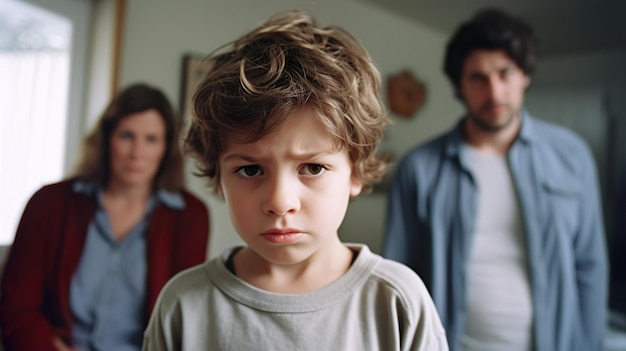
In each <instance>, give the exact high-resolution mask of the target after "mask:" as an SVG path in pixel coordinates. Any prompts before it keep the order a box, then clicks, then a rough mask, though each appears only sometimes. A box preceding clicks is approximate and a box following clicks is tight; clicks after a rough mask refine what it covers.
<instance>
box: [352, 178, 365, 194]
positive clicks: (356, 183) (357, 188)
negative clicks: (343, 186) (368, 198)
mask: <svg viewBox="0 0 626 351" xmlns="http://www.w3.org/2000/svg"><path fill="white" fill-rule="evenodd" d="M350 182H351V185H350V196H352V197H355V196H358V195H359V194H360V193H361V190H363V182H362V181H360V180H358V179H356V178H354V177H352V180H351V181H350Z"/></svg>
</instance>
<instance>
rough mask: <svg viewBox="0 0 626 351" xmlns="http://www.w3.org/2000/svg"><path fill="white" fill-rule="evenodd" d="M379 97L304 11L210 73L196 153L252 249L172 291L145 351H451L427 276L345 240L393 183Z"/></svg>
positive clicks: (193, 140) (188, 277) (194, 130)
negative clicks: (344, 230)
mask: <svg viewBox="0 0 626 351" xmlns="http://www.w3.org/2000/svg"><path fill="white" fill-rule="evenodd" d="M379 87H380V73H379V72H378V70H377V69H376V68H375V66H374V65H373V63H372V61H371V58H370V56H369V54H368V53H367V52H366V51H365V49H364V48H363V47H362V46H361V45H360V44H359V43H358V42H357V41H356V40H355V39H354V38H353V37H352V36H350V35H349V34H348V33H346V32H345V31H343V30H342V29H340V28H336V27H328V28H324V29H321V28H317V27H316V26H315V23H314V21H313V19H312V18H311V17H310V16H309V15H307V14H306V13H303V12H299V11H295V12H291V13H288V14H285V15H283V16H276V17H273V18H271V19H270V20H269V21H268V22H266V23H265V24H262V25H261V26H259V27H258V28H256V29H255V30H253V31H252V32H250V33H248V34H246V35H244V36H243V37H241V38H240V39H239V40H237V41H236V42H234V45H233V48H232V50H230V51H228V52H226V53H223V54H221V55H218V56H217V57H215V58H214V59H213V67H212V69H211V70H210V72H209V73H208V74H207V77H206V78H205V79H204V81H203V82H202V83H201V84H200V86H199V88H198V90H197V91H196V94H195V96H194V104H195V111H196V115H197V117H196V118H195V119H194V120H193V122H192V125H191V129H190V131H189V135H188V140H187V146H188V148H189V149H190V150H191V152H192V153H193V154H194V156H195V157H196V158H197V160H198V162H199V168H200V170H201V172H202V175H203V176H206V177H207V178H208V179H209V181H210V183H211V185H212V187H213V188H214V189H215V190H216V192H217V193H218V194H219V196H220V197H222V198H223V199H224V200H225V201H226V204H227V206H228V208H229V212H230V217H231V220H232V221H233V223H234V226H235V229H236V230H237V232H238V234H239V235H240V236H241V238H242V239H243V240H244V241H245V243H246V246H244V247H238V248H234V249H231V250H228V251H227V252H225V253H224V254H223V255H222V256H221V257H219V258H216V259H213V260H211V261H210V262H208V263H206V264H203V265H201V266H198V267H195V268H193V269H190V270H187V271H186V272H184V273H183V274H180V275H178V276H177V277H176V278H174V279H172V280H171V281H170V282H169V284H168V286H167V287H166V288H164V290H163V291H162V294H161V296H160V297H159V301H158V303H157V306H156V307H155V309H156V310H155V311H154V313H153V314H152V317H151V320H150V323H149V326H148V328H147V330H146V333H145V339H144V346H143V349H144V350H146V351H147V350H150V351H157V350H177V351H179V350H180V351H183V350H216V349H218V350H226V349H228V350H386V351H387V350H447V344H446V339H445V333H444V330H443V328H442V327H441V322H440V320H439V317H438V315H437V312H436V310H435V308H434V304H433V302H432V300H431V298H430V297H429V295H428V292H427V290H426V289H425V287H424V285H423V283H422V281H421V280H420V279H419V278H418V276H417V275H416V274H415V273H413V272H412V271H411V270H410V269H408V268H407V267H405V266H403V265H400V264H398V263H395V262H392V261H388V260H385V259H383V258H382V257H380V256H378V255H376V254H374V253H372V252H370V251H369V249H368V248H367V247H366V246H365V245H344V244H342V243H341V241H340V240H339V236H338V234H337V230H338V228H339V226H340V224H341V222H342V220H343V218H344V215H345V213H346V210H347V206H348V202H349V201H350V199H351V198H353V197H355V196H357V195H358V194H359V193H361V192H362V191H364V190H369V189H370V188H371V185H372V183H373V182H375V181H377V180H379V179H380V177H381V176H382V173H383V171H384V166H385V165H384V163H383V162H382V161H381V160H380V159H378V158H377V157H376V156H375V155H374V151H375V149H376V146H377V145H378V143H379V141H380V139H381V137H382V135H383V130H384V126H385V125H386V123H387V122H388V120H387V119H386V117H385V116H384V111H383V107H382V104H381V102H380V98H379Z"/></svg>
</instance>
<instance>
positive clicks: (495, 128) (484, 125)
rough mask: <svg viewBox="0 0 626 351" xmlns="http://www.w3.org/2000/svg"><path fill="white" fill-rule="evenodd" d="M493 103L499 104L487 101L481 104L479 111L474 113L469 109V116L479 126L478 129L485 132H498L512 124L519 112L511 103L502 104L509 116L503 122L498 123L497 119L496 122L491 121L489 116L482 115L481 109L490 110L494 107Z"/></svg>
mask: <svg viewBox="0 0 626 351" xmlns="http://www.w3.org/2000/svg"><path fill="white" fill-rule="evenodd" d="M493 105H497V104H494V103H487V104H485V105H483V106H481V108H480V109H479V112H478V113H473V112H471V111H469V113H468V117H469V119H470V120H471V121H472V123H474V125H475V126H476V127H478V129H480V130H482V131H484V132H489V133H496V132H499V131H501V130H503V129H506V128H507V127H508V126H510V125H511V124H512V123H513V120H514V119H515V116H516V115H517V114H518V111H514V109H513V108H512V107H511V106H510V105H508V104H500V105H501V106H502V107H504V109H505V113H506V114H507V117H506V119H505V120H504V122H502V123H497V121H496V123H491V122H489V121H488V119H487V118H483V117H482V114H481V113H480V111H483V110H488V109H490V108H492V107H493Z"/></svg>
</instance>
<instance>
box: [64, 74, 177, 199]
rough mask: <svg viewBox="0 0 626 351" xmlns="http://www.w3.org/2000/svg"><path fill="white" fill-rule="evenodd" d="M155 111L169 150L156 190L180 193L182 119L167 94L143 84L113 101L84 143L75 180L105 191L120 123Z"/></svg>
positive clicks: (120, 93) (157, 179)
mask: <svg viewBox="0 0 626 351" xmlns="http://www.w3.org/2000/svg"><path fill="white" fill-rule="evenodd" d="M150 109H154V110H156V111H157V112H158V113H159V115H161V117H162V118H163V121H164V122H165V136H166V139H165V140H166V149H165V154H164V156H163V159H162V160H161V165H160V166H159V170H158V172H157V174H156V176H155V179H154V181H153V187H154V188H158V189H166V190H172V191H175V190H180V189H182V188H183V186H184V177H183V156H182V150H181V147H180V141H179V119H178V118H177V117H176V114H175V113H174V110H173V108H172V105H171V104H170V102H169V100H168V99H167V97H166V96H165V94H164V93H163V92H162V91H161V90H159V89H157V88H155V87H152V86H149V85H147V84H144V83H138V84H133V85H130V86H128V87H126V88H125V89H123V90H122V91H121V92H119V93H118V94H117V95H116V96H114V97H113V99H112V100H111V102H110V103H109V105H108V106H107V108H106V109H105V110H104V113H103V114H102V116H101V117H100V119H99V120H98V122H97V124H96V126H95V128H94V129H93V130H92V131H91V132H90V133H89V134H88V135H87V136H86V137H85V139H84V141H83V150H82V155H81V157H80V159H79V161H78V163H77V166H76V167H75V171H74V174H73V176H74V177H78V178H81V179H83V180H85V181H88V182H92V183H95V184H98V185H99V186H101V187H103V188H105V187H106V186H107V184H108V182H109V179H110V177H111V160H110V146H109V144H110V141H111V135H112V134H113V131H114V130H115V128H116V127H117V125H118V124H119V122H120V121H121V120H123V119H124V118H126V117H128V116H129V115H132V114H134V113H137V112H143V111H147V110H150Z"/></svg>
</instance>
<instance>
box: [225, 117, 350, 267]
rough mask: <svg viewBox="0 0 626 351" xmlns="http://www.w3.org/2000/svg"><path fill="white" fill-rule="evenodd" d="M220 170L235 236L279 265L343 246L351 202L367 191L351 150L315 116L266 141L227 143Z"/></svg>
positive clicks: (288, 123) (293, 119)
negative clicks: (337, 143) (335, 141)
mask: <svg viewBox="0 0 626 351" xmlns="http://www.w3.org/2000/svg"><path fill="white" fill-rule="evenodd" d="M220 168H221V173H220V179H221V182H220V188H219V190H218V191H219V192H220V194H222V196H223V197H224V200H225V201H226V204H227V206H228V209H229V213H230V216H231V219H232V222H233V224H234V227H235V229H236V230H237V232H238V233H239V235H240V236H241V238H242V239H243V240H244V241H245V242H246V243H247V244H248V246H249V247H250V248H251V249H252V250H254V251H255V252H256V253H257V254H259V255H260V256H262V257H263V258H264V259H266V260H267V261H269V262H274V263H279V264H289V263H296V262H301V261H303V260H306V259H308V258H309V257H311V256H312V255H315V253H316V252H318V251H319V250H320V249H322V248H323V247H324V246H325V245H329V244H332V245H334V244H336V243H337V242H338V240H339V239H338V234H337V230H338V229H339V226H340V225H341V222H342V221H343V218H344V216H345V214H346V209H347V206H348V202H349V200H350V197H351V196H356V195H358V194H359V193H360V191H361V188H362V184H361V182H359V181H357V180H355V179H354V178H353V176H352V162H351V161H350V157H349V155H348V151H347V150H345V149H341V150H336V149H335V148H334V144H333V139H332V137H331V136H330V135H329V133H328V132H327V131H326V130H325V129H324V127H323V125H322V124H321V123H320V122H319V121H318V120H317V119H316V117H315V115H314V114H313V112H312V111H310V110H308V109H301V110H297V111H296V112H294V113H293V114H292V115H291V116H289V118H288V119H287V120H286V121H285V122H284V123H283V125H282V126H280V128H279V129H278V130H277V131H276V132H274V133H272V134H268V135H266V136H264V137H263V138H262V139H260V140H259V141H256V142H253V143H238V142H237V141H236V140H235V138H232V137H231V138H226V142H225V151H224V152H223V153H222V154H221V156H220Z"/></svg>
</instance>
